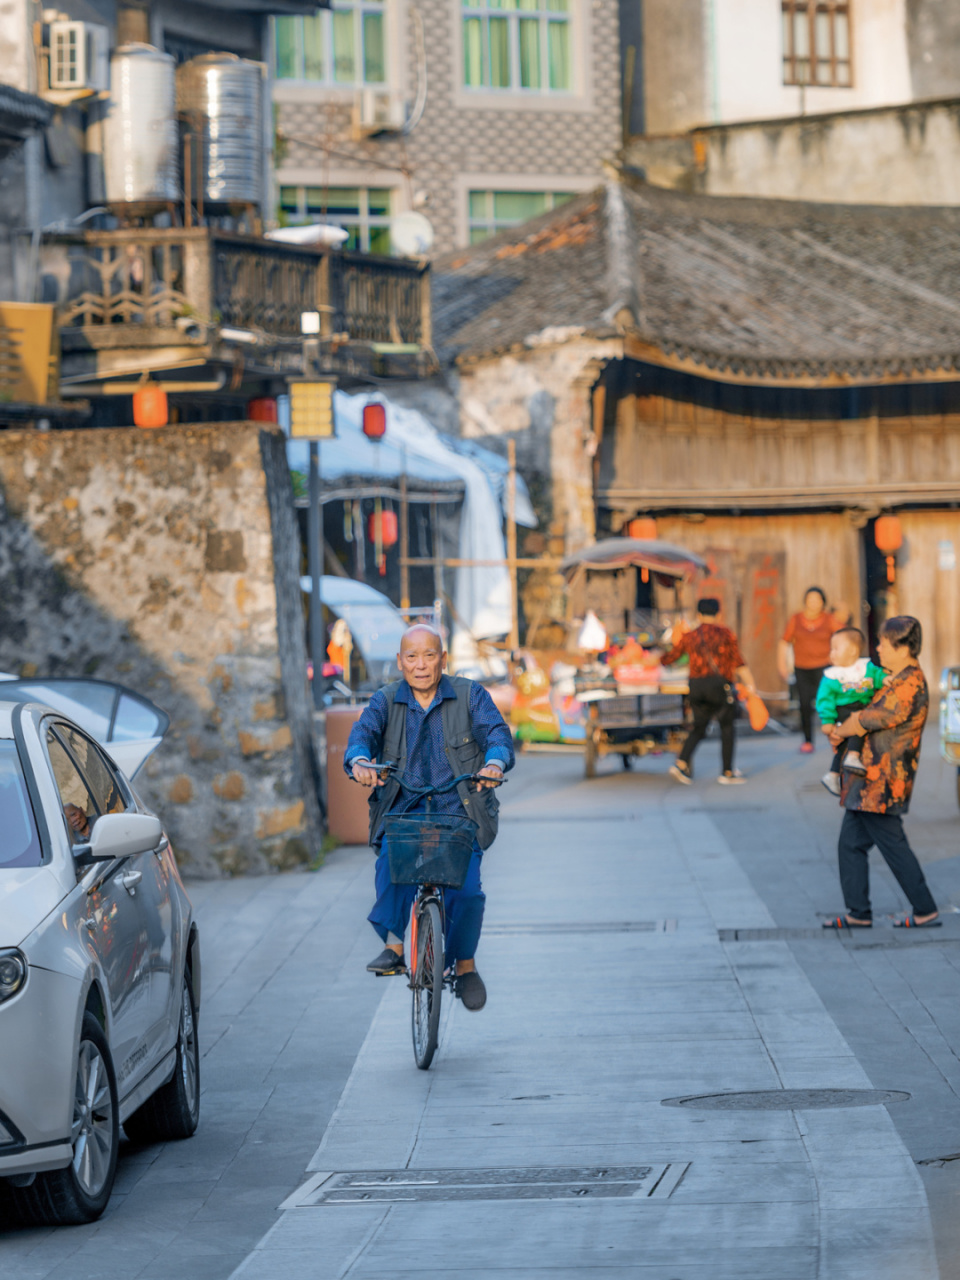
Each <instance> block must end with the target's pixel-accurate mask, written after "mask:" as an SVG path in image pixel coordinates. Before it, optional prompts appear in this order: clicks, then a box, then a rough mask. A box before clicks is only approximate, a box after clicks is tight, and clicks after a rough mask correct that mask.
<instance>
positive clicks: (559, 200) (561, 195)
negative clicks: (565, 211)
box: [553, 191, 576, 209]
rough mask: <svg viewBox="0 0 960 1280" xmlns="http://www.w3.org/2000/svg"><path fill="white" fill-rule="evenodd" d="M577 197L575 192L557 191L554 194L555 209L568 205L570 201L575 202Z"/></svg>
mask: <svg viewBox="0 0 960 1280" xmlns="http://www.w3.org/2000/svg"><path fill="white" fill-rule="evenodd" d="M575 196H576V192H575V191H555V192H554V193H553V207H554V208H555V209H558V208H559V207H560V205H562V204H566V203H567V201H568V200H573V199H574V197H575Z"/></svg>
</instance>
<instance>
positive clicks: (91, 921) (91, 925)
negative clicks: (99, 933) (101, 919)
mask: <svg viewBox="0 0 960 1280" xmlns="http://www.w3.org/2000/svg"><path fill="white" fill-rule="evenodd" d="M81 924H82V925H83V927H84V928H85V929H95V928H96V927H97V921H96V917H95V916H90V917H89V918H88V919H86V920H82V921H81Z"/></svg>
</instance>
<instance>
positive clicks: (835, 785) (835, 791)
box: [820, 769, 840, 796]
mask: <svg viewBox="0 0 960 1280" xmlns="http://www.w3.org/2000/svg"><path fill="white" fill-rule="evenodd" d="M820 781H821V782H822V783H823V785H824V786H825V787H826V788H827V790H828V791H829V792H830V794H831V795H832V796H838V795H839V794H840V775H839V773H834V772H833V770H832V769H831V770H830V772H829V773H825V774H824V775H823V777H822V778H821V779H820Z"/></svg>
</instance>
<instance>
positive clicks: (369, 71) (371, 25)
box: [363, 13, 387, 84]
mask: <svg viewBox="0 0 960 1280" xmlns="http://www.w3.org/2000/svg"><path fill="white" fill-rule="evenodd" d="M386 78H387V59H386V54H385V50H384V42H383V14H382V13H365V14H364V15H363V80H364V83H365V84H383V83H384V82H385V80H386Z"/></svg>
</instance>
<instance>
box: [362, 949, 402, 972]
mask: <svg viewBox="0 0 960 1280" xmlns="http://www.w3.org/2000/svg"><path fill="white" fill-rule="evenodd" d="M406 971H407V966H406V965H405V964H404V963H403V956H398V955H397V953H396V952H395V951H391V950H390V948H389V947H384V948H383V950H382V951H381V952H380V954H379V955H378V956H377V958H376V960H371V961H370V963H369V964H368V965H367V972H368V973H406Z"/></svg>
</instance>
